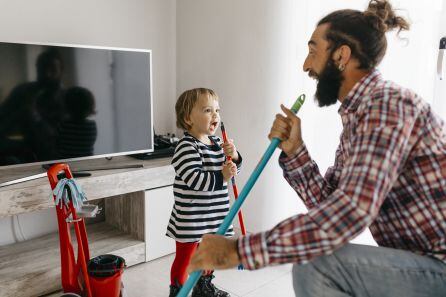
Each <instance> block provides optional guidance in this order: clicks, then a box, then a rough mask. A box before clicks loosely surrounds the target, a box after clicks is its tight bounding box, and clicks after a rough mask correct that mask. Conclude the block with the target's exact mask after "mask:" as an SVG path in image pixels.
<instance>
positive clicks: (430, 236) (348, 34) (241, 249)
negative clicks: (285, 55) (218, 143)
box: [189, 0, 446, 296]
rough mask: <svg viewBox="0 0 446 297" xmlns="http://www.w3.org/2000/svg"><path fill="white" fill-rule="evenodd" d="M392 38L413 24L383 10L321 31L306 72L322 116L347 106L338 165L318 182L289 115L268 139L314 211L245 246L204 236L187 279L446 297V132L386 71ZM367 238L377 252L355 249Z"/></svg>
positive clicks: (347, 15)
mask: <svg viewBox="0 0 446 297" xmlns="http://www.w3.org/2000/svg"><path fill="white" fill-rule="evenodd" d="M392 29H398V31H401V30H408V29H409V24H408V23H407V22H406V21H405V20H404V19H403V18H402V17H399V16H397V15H396V14H395V12H394V10H393V9H392V6H391V5H390V3H389V2H388V1H385V0H372V1H370V3H369V5H368V8H367V9H366V10H365V11H364V12H361V11H357V10H338V11H335V12H332V13H330V14H329V15H327V16H325V17H324V18H322V19H321V20H320V21H319V22H318V24H317V27H316V29H315V31H314V32H313V34H312V36H311V39H310V41H309V42H308V47H309V53H308V56H307V58H306V59H305V63H304V65H303V68H304V71H306V72H308V73H309V75H310V76H311V77H313V78H315V79H316V80H317V81H318V83H317V91H316V95H315V97H316V101H317V102H318V104H319V105H320V106H328V105H331V104H334V103H336V102H337V101H339V102H340V103H341V106H340V108H339V111H338V112H339V114H340V116H341V119H342V124H343V131H342V134H341V138H340V144H339V147H338V149H337V151H336V158H335V163H334V165H333V166H332V167H330V168H329V169H328V170H327V172H326V174H325V175H324V176H323V175H321V174H320V172H319V169H318V167H317V165H316V163H315V162H314V161H313V160H312V159H311V157H310V154H309V152H308V150H307V148H306V146H305V144H304V141H303V140H302V137H301V126H300V119H299V118H298V117H297V116H295V115H294V114H293V113H292V112H291V111H290V110H288V109H287V108H285V107H284V106H282V110H283V112H284V115H283V114H278V115H277V116H276V119H275V121H274V123H273V126H272V128H271V132H270V134H269V138H273V137H277V138H280V139H281V140H282V142H281V145H280V148H281V149H282V154H281V156H280V159H279V163H280V166H281V167H282V169H283V174H284V177H285V179H286V180H287V181H288V183H289V184H290V185H291V186H292V187H293V188H294V189H295V191H296V192H297V194H298V195H299V196H300V198H301V199H302V200H303V201H304V203H305V205H306V207H307V208H308V213H306V214H299V215H296V216H293V217H290V218H288V219H286V220H284V221H283V222H281V223H279V224H278V225H277V226H275V227H274V228H273V229H271V230H268V231H265V232H261V233H257V234H251V235H247V236H244V237H240V238H239V239H237V240H230V239H225V238H224V237H221V236H217V235H206V236H204V237H203V241H202V243H201V244H200V246H199V248H198V251H197V253H196V254H195V255H194V257H193V258H192V260H191V264H190V267H189V271H194V270H197V269H204V270H211V269H225V268H230V267H235V266H237V265H238V264H239V263H242V264H243V265H244V267H245V268H247V269H259V268H261V267H265V266H270V265H277V264H284V263H294V267H293V285H294V290H295V294H296V296H446V129H445V127H444V124H443V122H442V120H441V119H440V118H439V117H438V116H437V115H435V114H434V113H433V111H432V109H431V107H430V106H429V104H427V103H426V102H425V101H423V100H422V99H421V98H420V97H419V96H418V95H417V94H415V93H414V92H412V91H411V90H409V89H406V88H403V87H400V86H398V85H396V84H395V83H393V82H390V81H386V80H384V79H383V78H382V76H381V74H380V73H379V71H378V70H377V69H376V67H377V66H378V64H379V63H380V62H381V60H382V58H383V57H384V55H385V52H386V46H387V41H386V36H385V34H386V32H387V31H390V30H392ZM402 71H404V69H402ZM366 228H369V229H370V231H371V233H372V235H373V237H374V239H375V240H376V242H377V243H378V245H379V246H378V247H372V246H361V245H354V244H349V241H350V240H351V239H353V238H354V237H356V236H357V235H358V234H360V233H361V232H362V231H364V230H365V229H366Z"/></svg>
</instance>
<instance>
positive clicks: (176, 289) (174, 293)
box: [169, 285, 182, 297]
mask: <svg viewBox="0 0 446 297" xmlns="http://www.w3.org/2000/svg"><path fill="white" fill-rule="evenodd" d="M181 287H182V286H180V285H177V286H175V285H170V293H169V297H176V296H177V295H178V293H179V292H180V290H181Z"/></svg>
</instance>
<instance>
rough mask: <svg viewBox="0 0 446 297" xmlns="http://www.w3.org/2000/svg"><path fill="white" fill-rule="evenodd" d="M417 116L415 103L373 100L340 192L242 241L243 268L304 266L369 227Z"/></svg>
mask: <svg viewBox="0 0 446 297" xmlns="http://www.w3.org/2000/svg"><path fill="white" fill-rule="evenodd" d="M389 93H390V92H389ZM390 96H395V94H392V95H390ZM417 116H418V111H417V109H416V108H415V107H414V106H413V103H412V102H411V101H410V100H405V98H400V97H399V96H398V95H396V96H395V97H394V98H386V99H383V98H382V96H381V97H376V98H371V99H370V102H369V104H368V106H366V107H365V108H364V110H363V111H362V112H361V115H360V117H359V122H358V125H357V128H356V136H355V137H354V138H353V140H352V143H351V150H350V152H349V157H348V158H347V159H346V160H345V164H344V167H343V169H342V172H341V177H340V180H339V184H338V186H337V188H336V189H335V190H334V191H333V192H332V193H331V194H330V195H329V196H328V197H327V198H326V199H325V200H324V201H322V202H321V203H319V204H318V205H316V206H315V207H313V208H311V209H310V210H309V211H308V213H307V214H305V215H303V214H301V215H296V216H294V217H291V218H289V219H287V220H285V221H283V222H281V223H280V224H278V225H277V226H276V227H274V228H273V229H272V230H270V231H268V232H264V233H259V234H255V235H251V236H247V237H243V238H241V239H240V240H239V243H238V250H239V253H240V256H241V262H242V264H243V265H244V266H245V267H246V268H247V269H256V268H260V267H263V266H265V265H273V264H280V263H291V262H292V263H306V262H308V261H310V260H311V259H313V258H315V257H317V256H320V255H325V254H330V253H331V252H333V251H334V250H335V249H337V248H339V247H341V246H342V245H344V244H345V243H347V242H348V241H349V240H351V239H352V238H354V237H355V236H357V235H358V234H359V233H360V232H362V231H363V230H364V229H365V228H366V227H368V226H369V225H370V224H371V223H372V222H373V220H374V219H375V217H376V216H377V215H378V212H379V209H380V207H381V205H382V203H383V201H384V199H385V197H386V196H387V194H388V192H389V191H390V190H391V188H392V186H393V183H394V182H395V180H396V179H397V177H398V171H399V170H400V169H401V166H403V164H404V162H405V160H406V159H407V156H408V154H409V151H410V149H411V147H409V145H408V143H409V142H408V140H409V137H410V135H411V134H412V133H414V134H418V130H417V131H413V128H414V124H415V121H416V118H417Z"/></svg>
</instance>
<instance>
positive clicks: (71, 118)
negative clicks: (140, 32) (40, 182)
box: [0, 42, 153, 167]
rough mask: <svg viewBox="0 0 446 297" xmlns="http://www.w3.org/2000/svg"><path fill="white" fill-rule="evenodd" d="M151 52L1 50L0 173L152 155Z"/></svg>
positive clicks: (1, 46)
mask: <svg viewBox="0 0 446 297" xmlns="http://www.w3.org/2000/svg"><path fill="white" fill-rule="evenodd" d="M151 81H152V80H151V51H150V50H132V49H119V48H102V47H84V46H82V47H80V46H59V45H57V46H56V45H45V44H25V43H5V42H0V166H2V167H4V166H20V165H24V164H30V163H35V164H37V163H42V164H43V163H55V162H60V161H66V160H81V159H86V158H97V157H110V156H116V155H123V154H130V153H142V152H149V151H153V123H152V87H151Z"/></svg>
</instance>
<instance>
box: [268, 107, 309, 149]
mask: <svg viewBox="0 0 446 297" xmlns="http://www.w3.org/2000/svg"><path fill="white" fill-rule="evenodd" d="M280 108H282V110H283V112H284V113H285V115H286V117H285V116H283V115H282V114H277V115H276V119H275V120H274V123H273V126H272V127H271V131H270V133H269V135H268V138H269V139H270V140H271V139H272V138H279V139H280V140H281V141H282V142H281V143H280V145H279V148H281V149H282V150H283V152H284V153H285V154H287V156H291V155H293V154H294V153H295V152H296V151H297V149H298V148H299V147H300V146H301V145H302V144H303V140H302V132H301V127H300V118H299V117H298V116H296V115H295V114H294V113H293V112H292V111H291V110H289V109H288V108H286V107H285V106H283V104H281V105H280Z"/></svg>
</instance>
